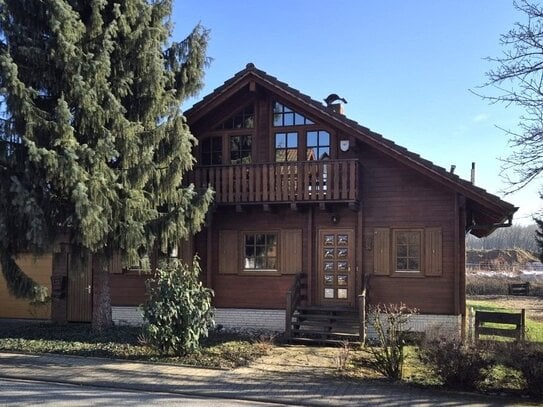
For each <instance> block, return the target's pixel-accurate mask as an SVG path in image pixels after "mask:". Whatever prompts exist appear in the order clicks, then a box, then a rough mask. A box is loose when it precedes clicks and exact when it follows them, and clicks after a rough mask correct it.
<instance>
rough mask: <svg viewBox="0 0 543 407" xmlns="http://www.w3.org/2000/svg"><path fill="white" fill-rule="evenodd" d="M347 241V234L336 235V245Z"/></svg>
mask: <svg viewBox="0 0 543 407" xmlns="http://www.w3.org/2000/svg"><path fill="white" fill-rule="evenodd" d="M348 243H349V237H348V236H347V235H337V244H338V245H347V244H348Z"/></svg>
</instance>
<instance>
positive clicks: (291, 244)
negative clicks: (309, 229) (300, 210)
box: [279, 229, 302, 274]
mask: <svg viewBox="0 0 543 407" xmlns="http://www.w3.org/2000/svg"><path fill="white" fill-rule="evenodd" d="M279 256H281V270H280V271H281V274H296V273H301V272H302V230H301V229H286V230H282V231H281V251H280V253H279Z"/></svg>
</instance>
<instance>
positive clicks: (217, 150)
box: [201, 136, 222, 165]
mask: <svg viewBox="0 0 543 407" xmlns="http://www.w3.org/2000/svg"><path fill="white" fill-rule="evenodd" d="M201 151H202V165H220V164H222V137H221V136H216V137H207V138H205V139H203V140H202V147H201Z"/></svg>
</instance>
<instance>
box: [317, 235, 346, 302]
mask: <svg viewBox="0 0 543 407" xmlns="http://www.w3.org/2000/svg"><path fill="white" fill-rule="evenodd" d="M317 247H318V251H317V255H318V262H317V263H318V266H317V267H318V272H317V278H318V280H317V289H318V293H317V301H318V303H319V304H320V305H334V306H344V307H354V304H355V302H354V286H355V281H354V274H355V273H354V247H355V245H354V232H353V230H352V229H321V230H319V232H318V245H317Z"/></svg>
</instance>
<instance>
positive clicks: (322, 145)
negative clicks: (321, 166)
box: [306, 130, 330, 160]
mask: <svg viewBox="0 0 543 407" xmlns="http://www.w3.org/2000/svg"><path fill="white" fill-rule="evenodd" d="M306 158H307V160H323V159H326V158H330V133H328V132H327V131H325V130H316V131H308V132H307V157H306Z"/></svg>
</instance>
